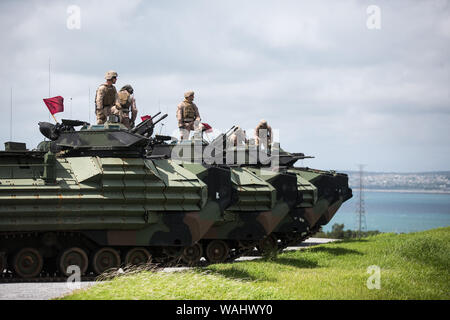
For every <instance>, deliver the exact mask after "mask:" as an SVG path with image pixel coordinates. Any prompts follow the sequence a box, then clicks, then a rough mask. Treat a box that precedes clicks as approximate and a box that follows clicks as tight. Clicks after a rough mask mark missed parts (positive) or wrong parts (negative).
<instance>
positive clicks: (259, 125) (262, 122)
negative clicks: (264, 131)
mask: <svg viewBox="0 0 450 320" xmlns="http://www.w3.org/2000/svg"><path fill="white" fill-rule="evenodd" d="M258 127H260V128H261V127H262V128H267V121H266V120H264V119H261V121H260V122H259V124H258Z"/></svg>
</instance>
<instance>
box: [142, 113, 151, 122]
mask: <svg viewBox="0 0 450 320" xmlns="http://www.w3.org/2000/svg"><path fill="white" fill-rule="evenodd" d="M151 118H152V117H151V116H149V115H146V116H142V117H141V120H142V122H144V121H145V120H148V119H151Z"/></svg>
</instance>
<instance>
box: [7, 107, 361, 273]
mask: <svg viewBox="0 0 450 320" xmlns="http://www.w3.org/2000/svg"><path fill="white" fill-rule="evenodd" d="M158 116H159V113H158V114H157V115H155V116H154V117H152V118H150V119H148V120H145V121H143V122H142V123H140V124H139V125H138V126H136V127H135V128H133V129H127V128H126V127H124V126H123V125H122V124H120V123H117V121H116V120H115V119H114V117H112V118H111V119H109V121H108V122H106V123H105V124H104V125H90V124H88V123H86V122H83V121H77V120H62V123H61V124H56V125H53V124H50V123H47V122H41V123H39V129H40V131H41V133H42V134H43V135H44V136H45V137H46V138H47V139H48V140H46V141H43V142H41V143H40V144H39V145H38V147H37V148H36V149H33V150H31V151H29V150H27V149H26V146H25V144H24V143H14V142H7V143H5V151H0V273H1V274H2V277H17V278H39V277H42V276H43V275H50V276H58V275H59V276H67V275H69V273H71V272H72V271H71V270H73V269H70V268H69V266H73V265H75V266H78V267H79V269H80V271H81V273H82V274H95V275H98V274H101V273H102V272H104V271H105V270H108V269H110V268H114V267H118V266H120V265H129V264H131V265H135V264H141V263H145V262H147V261H149V260H151V261H155V262H158V263H163V264H170V263H177V264H178V263H183V264H187V265H194V264H197V263H198V262H199V261H200V260H201V259H202V258H205V259H206V261H208V262H210V263H218V262H225V261H232V260H234V259H236V258H237V257H239V256H240V255H242V254H244V253H246V252H249V251H251V250H254V248H255V247H256V248H258V249H259V250H260V251H262V252H267V251H270V250H281V249H283V248H285V247H286V246H288V245H294V244H298V243H299V242H301V241H303V240H304V239H306V238H307V237H309V236H311V235H312V234H314V233H315V232H317V231H318V229H319V228H320V226H322V225H325V224H327V223H328V222H329V221H330V219H331V218H332V217H333V215H334V214H335V213H336V211H337V210H338V208H339V207H340V205H341V204H342V203H343V202H344V201H346V200H348V199H349V198H351V196H352V191H351V189H350V188H349V187H348V177H347V176H346V175H345V174H340V173H336V172H333V171H321V170H314V169H309V168H298V167H294V163H295V161H297V160H298V159H303V158H305V156H304V155H303V154H300V153H295V154H292V153H288V152H285V151H283V150H282V149H281V148H279V146H276V145H275V146H274V147H273V148H272V149H271V150H270V151H269V152H268V151H264V153H261V150H259V148H258V147H256V146H247V147H245V148H236V147H233V148H230V147H228V146H227V145H226V141H227V134H222V135H219V136H218V137H217V138H216V139H215V140H213V141H212V142H207V141H205V140H203V139H198V140H195V139H194V140H188V141H181V142H178V141H176V139H174V138H171V137H168V136H161V135H154V134H153V129H154V127H155V125H156V124H157V123H158V122H159V121H161V120H163V119H164V118H165V117H166V116H167V115H164V116H161V117H159V119H157V118H158ZM156 119H157V120H156ZM205 154H207V155H208V156H207V157H204V155H205ZM199 155H200V156H199ZM230 158H231V159H237V158H239V159H241V160H242V161H231V162H230V161H227V159H228V160H229V159H230ZM262 158H264V160H265V161H262V160H263V159H262ZM267 160H269V161H267ZM271 160H276V161H277V162H276V163H277V165H276V166H273V165H272V164H273V163H271Z"/></svg>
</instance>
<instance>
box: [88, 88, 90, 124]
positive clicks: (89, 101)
mask: <svg viewBox="0 0 450 320" xmlns="http://www.w3.org/2000/svg"><path fill="white" fill-rule="evenodd" d="M90 103H91V87H89V100H88V116H89V123H91V105H90Z"/></svg>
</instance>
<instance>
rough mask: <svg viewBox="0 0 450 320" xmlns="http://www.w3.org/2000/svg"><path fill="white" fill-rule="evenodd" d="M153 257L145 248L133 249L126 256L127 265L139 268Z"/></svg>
mask: <svg viewBox="0 0 450 320" xmlns="http://www.w3.org/2000/svg"><path fill="white" fill-rule="evenodd" d="M151 258H152V256H151V254H150V252H148V250H147V249H145V248H132V249H130V250H128V252H127V254H126V256H125V265H133V266H138V265H141V264H146V263H147V262H149V261H150V260H151Z"/></svg>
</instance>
